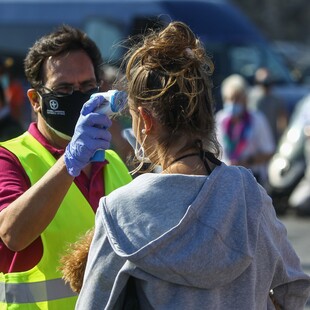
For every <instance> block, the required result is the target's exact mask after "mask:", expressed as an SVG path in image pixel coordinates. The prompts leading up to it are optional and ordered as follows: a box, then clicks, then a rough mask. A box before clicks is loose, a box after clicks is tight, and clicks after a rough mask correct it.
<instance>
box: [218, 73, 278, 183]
mask: <svg viewBox="0 0 310 310" xmlns="http://www.w3.org/2000/svg"><path fill="white" fill-rule="evenodd" d="M247 91H248V84H247V81H246V80H245V79H244V78H243V77H242V76H241V75H238V74H233V75H231V76H229V77H227V78H226V79H225V80H224V81H223V82H222V85H221V92H222V98H223V103H224V104H223V109H222V110H220V111H218V112H217V114H216V123H217V137H218V140H219V142H220V144H221V146H222V152H223V158H222V159H223V161H224V162H225V163H226V164H229V165H237V166H244V167H247V168H249V169H250V170H251V171H252V172H253V174H254V176H255V177H256V179H257V180H258V182H259V183H261V185H263V186H267V185H268V180H267V164H268V161H269V160H270V158H271V156H272V155H273V153H274V151H275V142H274V139H273V136H272V132H271V129H270V126H269V124H268V122H267V120H266V118H265V116H264V115H263V114H262V113H261V112H258V111H257V112H256V111H250V110H249V109H248V108H247V102H248V96H247Z"/></svg>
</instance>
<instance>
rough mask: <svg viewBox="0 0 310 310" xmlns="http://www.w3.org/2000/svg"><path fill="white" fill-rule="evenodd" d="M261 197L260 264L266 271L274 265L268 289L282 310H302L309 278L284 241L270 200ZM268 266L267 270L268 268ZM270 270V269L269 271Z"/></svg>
mask: <svg viewBox="0 0 310 310" xmlns="http://www.w3.org/2000/svg"><path fill="white" fill-rule="evenodd" d="M262 195H263V200H264V201H263V202H264V208H263V217H262V222H261V236H262V238H261V242H260V243H261V246H260V250H261V249H262V248H264V250H263V251H262V253H264V255H263V256H264V257H263V256H261V262H262V263H263V264H264V266H265V267H266V270H268V269H269V268H270V265H273V269H274V278H273V280H272V283H271V287H270V289H272V290H273V293H274V298H275V300H276V301H277V302H278V303H279V304H280V305H281V306H282V308H281V309H292V310H293V309H294V310H298V309H304V306H305V304H306V302H307V299H308V298H309V294H310V277H309V276H308V275H306V274H305V273H304V272H303V270H302V268H301V264H300V260H299V258H298V256H297V254H296V252H295V250H294V249H293V247H292V245H291V243H290V242H289V240H288V238H287V231H286V228H285V226H284V225H283V223H282V222H281V221H280V220H278V218H277V216H276V213H275V211H274V208H273V206H272V203H271V199H270V198H269V197H268V196H267V195H266V194H264V193H263V194H262ZM267 266H268V267H267ZM269 270H270V269H269Z"/></svg>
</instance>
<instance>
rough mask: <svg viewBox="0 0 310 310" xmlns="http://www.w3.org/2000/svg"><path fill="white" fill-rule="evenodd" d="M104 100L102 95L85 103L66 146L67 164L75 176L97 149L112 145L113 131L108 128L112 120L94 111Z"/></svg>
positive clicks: (71, 173)
mask: <svg viewBox="0 0 310 310" xmlns="http://www.w3.org/2000/svg"><path fill="white" fill-rule="evenodd" d="M104 100H105V99H104V97H102V96H98V97H93V98H90V99H89V100H88V101H87V102H86V103H85V104H84V105H83V107H82V110H81V114H80V117H79V119H78V121H77V123H76V126H75V130H74V134H73V137H72V139H71V141H70V143H69V144H68V145H67V147H66V150H65V154H64V160H65V164H66V167H67V170H68V172H69V174H70V175H72V176H74V177H76V176H78V175H79V174H80V173H81V170H82V169H83V168H84V167H85V166H86V165H87V164H88V163H89V162H90V159H91V157H92V156H93V155H94V154H95V152H96V150H97V149H103V150H106V149H108V148H109V147H110V141H111V133H110V132H109V131H108V130H107V129H108V128H109V127H110V126H111V125H112V122H111V120H110V119H109V118H108V117H107V116H106V115H104V114H100V113H98V112H94V110H95V109H96V108H97V107H98V106H99V105H100V104H102V103H103V101H104Z"/></svg>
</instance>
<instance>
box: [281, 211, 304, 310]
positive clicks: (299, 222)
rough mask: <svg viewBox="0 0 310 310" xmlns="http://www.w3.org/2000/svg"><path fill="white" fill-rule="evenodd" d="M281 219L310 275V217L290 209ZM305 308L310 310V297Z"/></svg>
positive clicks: (302, 263)
mask: <svg viewBox="0 0 310 310" xmlns="http://www.w3.org/2000/svg"><path fill="white" fill-rule="evenodd" d="M279 219H280V220H281V221H282V222H283V223H284V225H285V226H286V229H287V234H288V238H289V240H290V241H291V243H292V245H293V247H294V249H295V251H296V253H297V255H298V256H299V258H300V261H301V265H302V268H303V270H304V271H305V272H306V273H307V274H309V275H310V217H297V216H296V215H295V213H294V212H292V211H291V210H289V211H288V212H287V214H286V215H283V216H279ZM305 309H307V310H310V298H309V300H308V302H307V306H306V308H305Z"/></svg>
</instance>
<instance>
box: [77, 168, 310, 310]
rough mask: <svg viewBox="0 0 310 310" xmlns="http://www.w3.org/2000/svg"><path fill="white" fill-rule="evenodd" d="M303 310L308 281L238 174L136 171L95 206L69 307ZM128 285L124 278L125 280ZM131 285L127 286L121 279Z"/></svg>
mask: <svg viewBox="0 0 310 310" xmlns="http://www.w3.org/2000/svg"><path fill="white" fill-rule="evenodd" d="M129 278H130V279H132V278H133V279H134V282H133V283H134V286H135V291H136V294H137V296H138V300H139V301H138V302H139V305H140V308H141V309H238V310H242V309H244V310H249V309H274V307H273V304H272V302H271V299H270V298H269V291H270V290H271V289H273V291H274V296H275V298H276V299H277V300H278V302H279V303H280V304H281V305H282V306H283V309H292V310H296V309H303V307H304V304H305V303H306V300H307V297H308V296H309V292H310V278H309V277H308V276H307V275H306V274H304V273H303V271H302V270H301V267H300V261H299V259H298V257H297V255H296V253H295V251H294V250H293V248H292V246H291V245H290V243H289V241H288V239H287V234H286V229H285V227H284V225H283V224H282V223H281V222H280V221H279V220H278V219H277V217H276V214H275V212H274V208H273V206H272V202H271V199H270V198H269V196H268V195H267V194H266V192H265V190H264V189H263V188H262V187H261V186H260V185H259V184H258V183H257V182H256V180H255V178H254V177H253V176H252V174H251V173H250V172H249V171H248V170H247V169H245V168H241V167H228V166H226V165H225V164H224V163H223V164H222V165H221V166H218V167H217V168H215V169H214V171H213V172H212V173H211V175H210V176H208V177H206V176H194V175H180V174H169V175H165V174H144V175H141V176H139V177H137V178H136V179H134V180H133V181H132V182H131V183H130V184H128V185H125V186H123V187H121V188H119V189H117V190H115V191H114V192H113V193H111V194H110V195H108V196H107V197H103V198H102V199H101V201H100V208H99V209H98V212H97V215H96V230H95V236H94V239H93V242H92V245H91V248H90V253H89V258H88V262H87V267H86V273H85V278H84V284H83V288H82V291H81V293H80V295H79V298H78V303H77V307H76V309H80V310H85V309H123V307H124V305H123V302H124V300H127V301H128V295H127V297H126V295H125V293H126V284H127V281H128V279H129ZM131 281H132V280H131ZM131 285H132V282H131Z"/></svg>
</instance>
